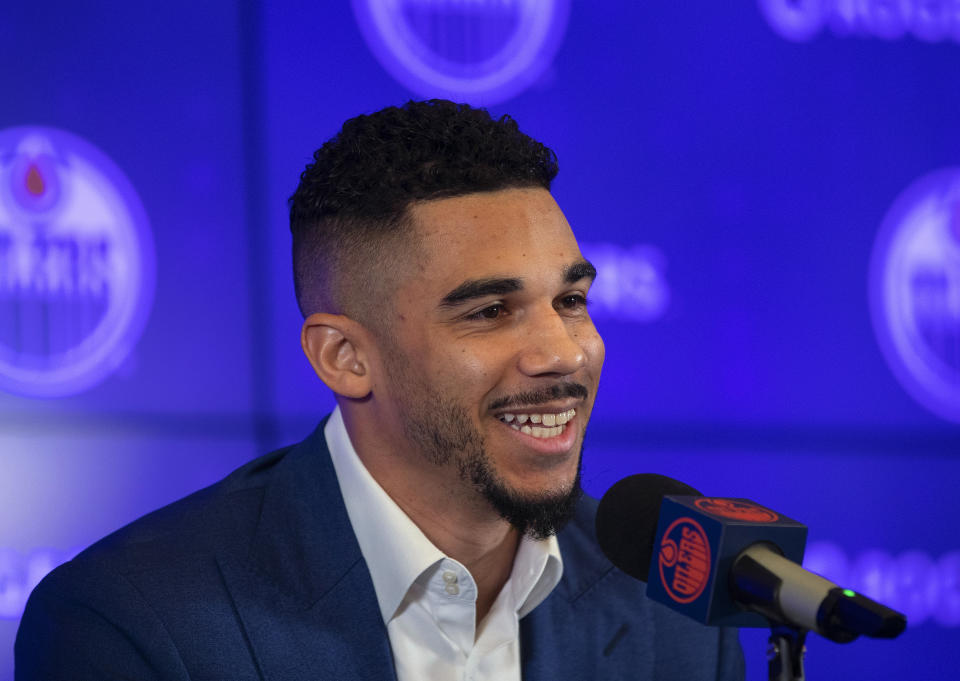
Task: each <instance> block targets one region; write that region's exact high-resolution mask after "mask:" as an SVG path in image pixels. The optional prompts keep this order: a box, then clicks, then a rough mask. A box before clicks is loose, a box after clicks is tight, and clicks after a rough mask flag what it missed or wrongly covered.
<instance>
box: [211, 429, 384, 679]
mask: <svg viewBox="0 0 960 681" xmlns="http://www.w3.org/2000/svg"><path fill="white" fill-rule="evenodd" d="M324 425H325V422H324V423H321V424H320V426H319V427H318V428H317V430H316V431H314V433H313V434H312V435H311V436H310V437H309V438H307V439H306V440H304V441H303V442H302V443H300V444H299V445H298V446H296V447H295V448H293V449H292V450H291V451H289V452H288V453H287V454H286V456H284V458H283V460H282V461H280V462H279V463H278V464H277V465H276V468H275V470H274V471H272V472H271V474H272V475H271V479H270V482H269V483H268V484H267V486H266V487H265V489H264V490H263V501H262V505H261V510H260V516H259V521H258V523H257V527H256V530H255V531H254V534H253V538H252V541H250V543H249V544H248V550H244V549H243V548H241V547H238V550H237V551H235V552H232V553H227V552H224V553H223V554H222V555H220V556H218V562H219V565H220V570H221V574H222V575H223V578H224V583H225V584H226V586H227V589H228V591H229V592H230V595H231V597H232V599H233V603H234V605H235V608H236V611H237V615H238V618H239V620H240V622H241V625H242V626H243V628H244V631H245V632H246V635H247V638H248V640H249V642H250V647H251V649H252V651H253V654H254V657H255V659H256V660H257V663H258V665H259V668H260V672H261V675H262V676H263V678H264V679H266V680H268V681H280V680H282V679H302V678H314V679H337V680H338V681H339V680H343V681H352V680H357V681H360V680H370V681H373V680H374V679H376V680H377V681H381V680H382V679H394V678H395V673H394V666H393V659H392V657H391V653H390V643H389V638H388V637H387V630H386V626H385V625H384V623H383V619H382V618H381V616H380V610H379V607H378V605H377V599H376V594H375V592H374V589H373V582H372V581H371V579H370V573H369V571H368V570H367V566H366V563H365V562H364V560H363V556H362V554H361V553H360V547H359V545H358V544H357V541H356V538H355V536H354V534H353V529H352V528H351V526H350V521H349V518H348V517H347V512H346V508H345V507H344V505H343V498H342V497H341V495H340V487H339V485H338V483H337V479H336V475H335V473H334V471H333V465H332V463H331V462H330V455H329V453H328V451H327V447H326V442H325V438H324V435H323V426H324Z"/></svg>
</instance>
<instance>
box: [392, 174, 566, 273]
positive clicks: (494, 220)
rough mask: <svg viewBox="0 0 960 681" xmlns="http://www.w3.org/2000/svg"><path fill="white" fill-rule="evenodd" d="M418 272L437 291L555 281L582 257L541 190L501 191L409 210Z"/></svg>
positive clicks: (557, 209) (554, 206)
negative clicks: (487, 282) (485, 281)
mask: <svg viewBox="0 0 960 681" xmlns="http://www.w3.org/2000/svg"><path fill="white" fill-rule="evenodd" d="M410 214H411V217H412V218H413V228H414V230H415V231H416V233H417V236H418V241H419V243H420V247H421V252H422V255H423V261H422V265H423V267H422V271H423V274H425V275H426V277H428V278H430V279H431V280H432V281H434V282H435V283H436V284H437V285H438V287H439V286H444V285H447V284H451V285H455V284H457V283H459V281H462V280H464V279H469V278H480V277H490V276H507V277H521V278H536V277H550V276H553V277H554V278H556V279H559V278H560V277H561V276H562V272H563V269H564V268H565V267H566V266H568V265H569V264H571V263H573V262H575V261H577V260H579V259H580V258H581V255H580V249H579V247H578V246H577V241H576V238H575V237H574V235H573V231H572V230H571V229H570V225H569V224H568V223H567V220H566V218H565V217H564V215H563V213H562V212H561V210H560V207H559V206H558V205H557V203H556V201H554V199H553V196H551V195H550V192H548V191H547V190H545V189H539V188H536V189H504V190H501V191H496V192H483V193H476V194H467V195H465V196H458V197H454V198H449V199H436V200H433V201H425V202H422V203H419V204H415V205H414V206H413V207H412V208H411V209H410Z"/></svg>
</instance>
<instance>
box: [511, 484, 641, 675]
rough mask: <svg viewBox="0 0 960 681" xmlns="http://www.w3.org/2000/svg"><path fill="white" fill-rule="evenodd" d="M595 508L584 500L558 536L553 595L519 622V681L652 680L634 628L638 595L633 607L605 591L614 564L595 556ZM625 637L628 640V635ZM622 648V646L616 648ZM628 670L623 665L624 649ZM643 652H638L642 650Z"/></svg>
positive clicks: (620, 593)
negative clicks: (558, 574)
mask: <svg viewBox="0 0 960 681" xmlns="http://www.w3.org/2000/svg"><path fill="white" fill-rule="evenodd" d="M595 504H596V502H593V501H591V500H585V501H584V502H583V503H581V504H580V507H579V509H578V513H577V516H576V517H575V518H574V520H573V521H572V522H571V523H570V524H569V525H568V526H567V527H566V528H565V529H564V530H562V531H561V532H560V534H559V535H558V537H557V538H558V540H559V542H560V550H561V552H562V555H563V578H562V579H561V580H560V583H559V584H557V587H556V588H555V589H554V590H553V593H551V594H550V596H549V597H548V598H547V599H546V600H545V601H544V602H543V603H541V604H540V605H539V606H537V608H536V609H535V610H534V611H533V612H531V613H530V614H529V615H527V617H525V618H524V619H523V620H521V622H520V651H521V659H522V665H523V679H524V681H556V680H557V679H617V678H622V677H623V674H624V673H628V674H629V678H637V679H644V678H653V676H652V673H653V666H652V665H653V660H654V655H653V650H652V648H650V649H649V650H647V649H646V648H647V647H648V642H647V640H645V639H643V638H642V637H641V643H639V644H638V643H637V641H636V639H637V636H636V635H637V633H638V632H637V631H635V629H637V627H638V626H639V627H644V628H645V623H644V617H643V616H640V617H638V616H637V615H638V609H640V608H641V602H640V600H641V599H640V598H639V595H640V594H642V588H641V587H640V582H637V587H636V591H637V594H638V598H637V603H635V604H634V603H624V602H623V601H624V591H623V590H622V589H611V588H609V586H610V585H609V584H608V580H611V579H612V578H614V575H613V573H614V572H615V569H614V567H613V565H612V564H611V563H610V562H609V561H608V560H607V559H606V558H604V557H603V555H602V554H601V553H600V551H599V549H598V547H597V544H596V541H595V540H594V538H593V534H594V530H593V526H594V518H595ZM628 634H629V636H628ZM621 644H623V645H621ZM625 646H633V649H631V650H630V651H629V655H628V657H629V658H630V663H629V669H625V668H624V665H623V660H624V657H623V654H624V653H625V652H627V651H626V650H625V649H624V647H625ZM641 648H642V649H641Z"/></svg>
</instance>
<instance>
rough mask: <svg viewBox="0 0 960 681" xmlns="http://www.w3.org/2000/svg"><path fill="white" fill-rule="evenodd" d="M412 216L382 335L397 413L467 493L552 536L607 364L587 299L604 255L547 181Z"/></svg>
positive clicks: (407, 431)
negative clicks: (584, 237) (585, 250)
mask: <svg viewBox="0 0 960 681" xmlns="http://www.w3.org/2000/svg"><path fill="white" fill-rule="evenodd" d="M411 215H412V218H413V222H414V230H415V231H416V236H417V241H419V244H420V247H419V252H418V254H417V256H416V257H415V259H414V260H415V262H414V264H412V265H410V266H409V270H408V271H409V274H408V275H407V276H404V277H402V278H401V280H400V283H399V284H398V285H397V287H396V289H395V290H394V291H393V295H392V302H391V303H390V305H389V306H388V308H389V313H388V315H387V318H388V323H387V324H386V325H385V328H387V329H389V336H388V337H384V338H382V339H381V341H382V345H383V365H384V373H385V375H386V379H387V380H386V382H385V385H383V386H380V392H381V394H385V395H386V397H387V399H386V400H385V403H387V404H389V405H390V409H393V410H395V413H394V414H393V415H392V416H395V418H390V419H389V422H392V423H393V424H398V425H399V428H398V430H400V431H402V432H400V433H398V434H397V436H398V437H401V438H403V439H404V440H405V441H406V443H407V444H408V445H409V448H411V449H415V450H419V452H418V454H417V455H418V456H421V457H422V459H423V460H424V461H426V462H429V464H428V465H431V466H440V467H446V468H448V469H449V470H450V473H451V475H452V476H453V475H455V476H456V478H457V479H458V482H459V484H461V486H462V488H463V494H465V495H468V496H474V497H477V496H479V497H483V498H484V499H485V500H486V501H487V502H489V503H491V504H493V506H494V508H495V509H497V510H498V511H499V512H500V513H501V515H503V517H505V518H506V519H507V520H510V521H511V522H512V523H513V524H514V525H515V526H517V527H519V528H520V529H522V530H525V531H527V532H529V533H530V534H532V535H534V536H543V535H546V534H549V533H551V532H552V531H555V530H556V529H557V528H556V525H557V524H559V523H561V522H563V521H564V520H565V519H566V516H568V515H569V513H570V512H571V511H572V504H573V502H574V501H575V499H576V495H577V493H578V492H579V484H578V474H579V464H580V453H581V448H582V445H583V437H584V431H585V429H586V424H587V420H588V419H589V416H590V411H591V409H592V407H593V402H594V397H595V395H596V390H597V383H598V380H599V378H600V369H601V367H602V364H603V356H604V348H603V341H602V340H601V339H600V336H599V335H598V334H597V331H596V329H595V328H594V326H593V323H592V322H591V320H590V317H589V315H588V313H587V309H586V303H585V300H586V296H587V291H588V289H589V287H590V284H591V283H592V280H593V276H594V274H595V273H594V271H593V267H592V266H591V265H590V264H589V263H588V262H587V261H586V260H584V259H583V256H582V255H581V254H580V250H579V248H578V247H577V242H576V239H575V238H574V236H573V233H572V232H571V230H570V226H569V225H568V224H567V221H566V219H565V218H564V216H563V214H562V213H561V212H560V209H559V207H558V206H557V204H556V202H555V201H554V200H553V197H552V196H551V195H550V193H549V192H547V191H546V190H543V189H509V190H503V191H498V192H486V193H478V194H471V195H467V196H463V197H456V198H451V199H439V200H434V201H429V202H424V203H421V204H418V205H415V206H414V207H413V208H412V209H411ZM374 392H375V394H376V393H377V387H375V388H374ZM385 427H388V428H389V427H390V426H389V423H388V424H385Z"/></svg>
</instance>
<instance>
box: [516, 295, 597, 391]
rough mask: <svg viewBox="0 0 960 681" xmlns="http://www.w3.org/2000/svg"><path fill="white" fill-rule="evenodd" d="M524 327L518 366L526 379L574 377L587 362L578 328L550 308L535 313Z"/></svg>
mask: <svg viewBox="0 0 960 681" xmlns="http://www.w3.org/2000/svg"><path fill="white" fill-rule="evenodd" d="M533 317H534V318H532V319H530V320H529V323H528V324H526V325H525V327H526V328H525V329H524V338H523V343H522V346H521V351H520V355H519V360H518V363H517V366H518V368H519V369H520V371H521V372H523V373H524V374H526V375H527V376H544V375H551V374H552V375H556V376H566V375H568V374H572V373H574V372H575V371H577V370H578V369H580V368H581V367H583V366H584V365H585V364H586V362H587V356H586V352H585V351H584V349H583V346H582V345H581V344H580V342H579V340H578V339H577V336H576V329H575V328H573V326H571V325H568V324H567V322H566V321H565V320H564V319H563V318H562V317H561V316H560V315H559V314H557V311H556V310H554V309H552V308H551V309H550V310H549V311H544V312H542V313H539V314H536V315H534V316H533Z"/></svg>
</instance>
